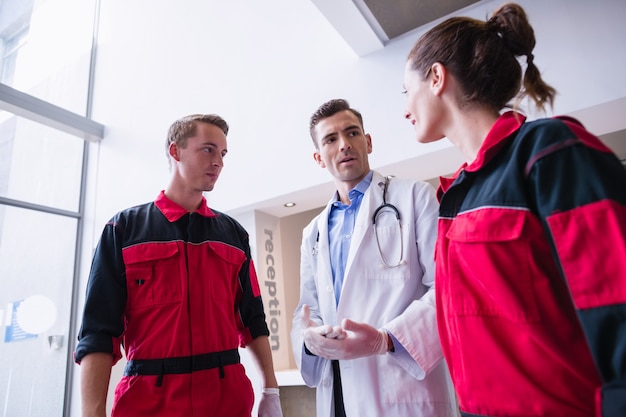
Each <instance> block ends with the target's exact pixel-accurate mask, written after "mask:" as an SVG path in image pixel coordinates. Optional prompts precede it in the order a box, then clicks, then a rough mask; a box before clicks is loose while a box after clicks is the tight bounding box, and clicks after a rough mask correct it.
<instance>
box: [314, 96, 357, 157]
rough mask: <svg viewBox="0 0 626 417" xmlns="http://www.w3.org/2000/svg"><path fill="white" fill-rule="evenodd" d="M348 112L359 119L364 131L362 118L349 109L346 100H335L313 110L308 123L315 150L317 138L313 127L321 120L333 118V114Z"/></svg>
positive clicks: (317, 145) (355, 111)
mask: <svg viewBox="0 0 626 417" xmlns="http://www.w3.org/2000/svg"><path fill="white" fill-rule="evenodd" d="M344 110H348V111H349V112H351V113H352V114H354V115H355V116H356V117H357V119H359V124H360V125H361V129H363V130H365V129H364V127H363V116H361V113H359V111H358V110H355V109H353V108H352V107H350V103H348V101H347V100H344V99H342V98H335V99H332V100H329V101H327V102H326V103H324V104H322V105H321V106H319V107H318V108H317V110H315V113H313V115H312V116H311V121H310V123H309V133H310V134H311V139H313V144H314V145H315V149H319V144H318V143H317V138H316V137H315V126H317V124H318V123H319V122H321V121H322V120H324V119H326V118H328V117H331V116H334V115H335V114H337V113H339V112H341V111H344Z"/></svg>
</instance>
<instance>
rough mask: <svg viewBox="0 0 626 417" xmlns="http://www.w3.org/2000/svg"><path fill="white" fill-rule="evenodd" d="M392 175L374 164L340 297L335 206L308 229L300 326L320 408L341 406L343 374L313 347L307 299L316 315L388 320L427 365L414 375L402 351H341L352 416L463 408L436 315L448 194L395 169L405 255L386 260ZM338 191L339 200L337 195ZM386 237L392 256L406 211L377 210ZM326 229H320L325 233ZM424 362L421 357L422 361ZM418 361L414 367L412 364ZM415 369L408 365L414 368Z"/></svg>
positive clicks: (427, 414)
mask: <svg viewBox="0 0 626 417" xmlns="http://www.w3.org/2000/svg"><path fill="white" fill-rule="evenodd" d="M382 183H384V178H383V177H382V176H381V175H380V174H378V173H377V172H374V175H373V178H372V183H371V185H370V187H369V188H368V190H367V191H366V192H365V194H364V195H363V200H362V202H361V207H360V209H359V213H358V216H357V219H356V223H355V227H354V234H353V237H352V242H351V245H350V252H349V255H348V259H347V264H346V270H345V276H344V282H343V289H342V292H341V298H340V300H339V305H338V306H336V302H335V295H334V288H333V280H332V273H331V265H330V258H329V246H328V213H329V207H326V209H325V210H323V211H322V213H320V214H319V215H318V216H317V217H316V218H315V219H313V220H312V221H311V223H310V224H309V225H308V226H307V227H306V228H305V229H304V231H303V239H302V246H301V270H300V275H301V276H300V280H301V281H300V302H299V304H298V307H297V308H296V311H295V313H294V320H293V327H292V332H291V340H292V347H293V351H294V355H295V358H296V363H297V365H298V368H299V369H300V372H301V374H302V377H303V379H304V381H305V383H306V384H307V385H308V386H310V387H317V389H316V395H317V416H318V417H330V416H333V415H334V414H333V413H334V412H333V403H332V395H333V394H332V393H333V391H332V387H333V374H332V367H331V362H330V360H327V359H324V358H320V357H317V356H313V355H308V354H306V353H305V352H304V345H303V341H302V328H301V326H300V323H299V320H298V317H299V315H300V310H301V308H302V304H308V305H309V306H310V307H311V319H312V320H314V321H316V322H318V323H320V324H331V325H335V324H340V323H341V320H342V319H343V318H350V319H352V320H354V321H357V322H366V323H368V324H370V325H372V326H374V327H376V328H381V327H382V328H385V329H386V330H387V331H389V332H390V333H391V334H392V335H393V336H394V337H395V338H396V339H397V340H398V341H399V342H400V343H401V344H402V345H403V346H404V348H405V349H406V350H407V352H408V353H409V354H410V357H411V359H413V360H415V362H417V364H418V365H419V366H418V367H417V369H418V370H419V371H421V375H416V374H415V372H413V373H412V374H413V375H416V376H417V378H421V380H420V379H417V378H416V377H414V376H411V374H410V373H409V372H407V370H406V369H405V368H404V367H403V366H402V365H401V364H400V363H399V361H397V360H396V359H394V357H393V355H394V354H393V353H387V354H385V355H376V356H369V357H366V358H359V359H354V360H342V361H340V362H339V363H340V369H341V379H342V387H343V396H344V404H345V409H346V415H347V417H368V416H372V417H374V416H376V417H380V416H393V417H403V416H410V417H416V416H421V417H431V416H432V417H435V416H437V417H447V416H456V415H457V411H456V410H457V406H456V402H455V396H454V391H453V388H452V384H451V381H450V379H449V374H448V369H447V366H446V363H445V361H444V359H443V353H442V351H441V347H440V342H439V336H438V332H437V325H436V317H435V315H436V313H435V294H434V288H433V285H434V273H435V268H434V245H435V241H436V235H437V216H438V203H437V201H436V198H435V193H434V189H433V187H432V186H430V185H429V184H427V183H424V182H416V181H410V180H402V179H393V180H391V182H390V184H389V189H388V193H387V194H388V195H387V202H388V203H391V204H393V205H395V206H396V207H397V208H398V210H399V211H400V215H401V219H402V240H403V242H404V260H405V261H406V263H405V264H403V265H400V266H398V267H395V268H385V267H383V266H382V261H381V258H380V255H379V251H378V247H377V244H376V239H375V237H374V234H373V233H374V232H373V226H372V215H373V213H374V211H375V210H376V208H377V207H378V206H379V205H380V204H382V201H383V191H382V186H381V184H382ZM333 201H335V199H333V200H331V201H330V202H329V206H330V204H332V203H333ZM377 229H378V236H379V239H380V245H381V247H382V249H383V253H384V254H385V259H386V260H387V263H389V264H395V263H397V260H398V254H399V251H400V236H399V233H400V232H399V229H398V226H397V220H396V218H395V217H394V216H393V215H391V214H389V213H387V214H384V215H382V217H379V218H378V220H377ZM318 231H319V238H318ZM412 365H413V367H414V368H415V365H416V364H415V363H412ZM409 368H410V367H409ZM407 369H408V368H407Z"/></svg>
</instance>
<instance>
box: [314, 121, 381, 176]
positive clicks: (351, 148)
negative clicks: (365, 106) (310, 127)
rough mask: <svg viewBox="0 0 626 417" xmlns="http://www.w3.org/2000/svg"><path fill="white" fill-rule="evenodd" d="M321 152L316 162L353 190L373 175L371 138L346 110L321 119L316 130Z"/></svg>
mask: <svg viewBox="0 0 626 417" xmlns="http://www.w3.org/2000/svg"><path fill="white" fill-rule="evenodd" d="M314 135H315V140H316V141H317V144H318V150H317V151H315V153H314V154H313V158H315V161H316V162H317V163H318V164H319V166H321V167H322V168H327V169H328V172H330V174H331V175H332V176H333V177H334V178H335V179H336V180H338V181H341V182H344V183H347V185H348V186H349V187H350V188H352V187H354V186H355V185H356V184H358V183H359V181H361V180H362V179H363V177H365V175H367V173H368V172H369V171H370V166H369V160H368V156H367V155H368V154H370V153H372V138H371V137H370V135H369V134H365V133H364V132H363V127H362V126H361V123H360V122H359V119H358V118H357V117H356V115H354V114H353V113H352V112H351V111H349V110H343V111H340V112H338V113H335V114H334V115H332V116H330V117H327V118H325V119H322V120H321V121H320V122H319V123H318V124H317V125H316V126H315V129H314Z"/></svg>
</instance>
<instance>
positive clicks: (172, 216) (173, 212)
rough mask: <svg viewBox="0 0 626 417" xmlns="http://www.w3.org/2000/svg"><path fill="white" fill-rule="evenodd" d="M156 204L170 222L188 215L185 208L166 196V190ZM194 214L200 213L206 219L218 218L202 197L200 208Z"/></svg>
mask: <svg viewBox="0 0 626 417" xmlns="http://www.w3.org/2000/svg"><path fill="white" fill-rule="evenodd" d="M154 204H156V206H157V208H158V209H159V210H160V211H161V213H163V215H164V216H165V217H166V218H167V220H168V221H170V222H175V221H176V220H178V219H180V218H181V217H183V216H184V215H185V214H187V213H188V211H187V210H185V209H184V208H183V207H181V206H180V205H178V204H177V203H175V202H173V201H172V200H170V199H169V198H167V196H166V195H165V190H161V192H160V193H159V196H158V197H157V199H156V200H155V202H154ZM194 213H198V214H199V215H201V216H204V217H216V216H217V215H216V214H215V213H214V212H213V211H212V210H211V209H210V208H209V206H207V204H206V199H205V198H204V196H202V202H201V203H200V207H199V208H198V209H197V210H196V211H194Z"/></svg>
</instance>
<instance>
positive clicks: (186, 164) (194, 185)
mask: <svg viewBox="0 0 626 417" xmlns="http://www.w3.org/2000/svg"><path fill="white" fill-rule="evenodd" d="M174 146H175V145H174ZM175 152H176V156H174V158H175V159H176V160H177V161H178V164H177V165H178V170H179V174H180V176H181V177H182V178H183V180H184V181H185V183H186V185H187V186H188V187H189V188H191V189H193V190H195V191H211V190H213V187H214V186H215V183H216V182H217V179H218V178H219V175H220V172H221V171H222V168H223V167H224V156H226V153H227V152H228V150H227V148H226V135H225V134H224V132H222V130H221V129H220V128H219V127H217V126H215V125H213V124H210V123H204V122H198V126H197V127H196V134H195V135H194V136H192V137H190V138H188V139H187V142H186V144H185V147H184V148H181V147H177V148H176V150H175Z"/></svg>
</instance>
